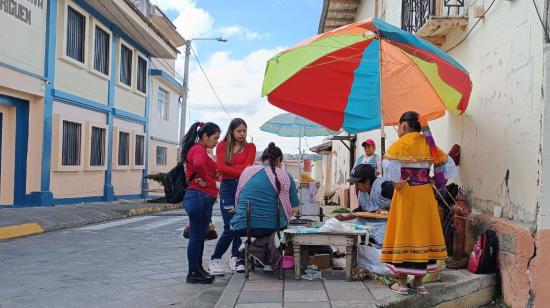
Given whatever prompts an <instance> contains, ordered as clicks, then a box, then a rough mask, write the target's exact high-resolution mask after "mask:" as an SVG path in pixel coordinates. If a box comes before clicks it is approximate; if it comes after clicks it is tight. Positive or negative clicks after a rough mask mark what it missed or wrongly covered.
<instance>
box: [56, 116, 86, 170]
mask: <svg viewBox="0 0 550 308" xmlns="http://www.w3.org/2000/svg"><path fill="white" fill-rule="evenodd" d="M81 132H82V124H80V123H75V122H69V121H63V140H62V144H61V164H62V165H63V166H80V146H81V145H80V141H81Z"/></svg>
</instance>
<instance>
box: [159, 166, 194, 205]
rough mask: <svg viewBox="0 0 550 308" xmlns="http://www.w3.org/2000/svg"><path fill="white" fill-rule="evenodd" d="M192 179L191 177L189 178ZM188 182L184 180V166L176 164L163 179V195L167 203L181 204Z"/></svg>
mask: <svg viewBox="0 0 550 308" xmlns="http://www.w3.org/2000/svg"><path fill="white" fill-rule="evenodd" d="M193 177H194V174H193V176H191V178H193ZM187 186H189V182H188V181H187V180H186V179H185V166H184V165H183V164H181V163H178V164H177V165H176V166H175V167H174V168H172V170H170V171H168V173H167V174H166V176H165V177H164V195H165V197H166V202H168V203H174V204H175V203H181V202H182V201H183V197H184V196H185V190H186V189H187Z"/></svg>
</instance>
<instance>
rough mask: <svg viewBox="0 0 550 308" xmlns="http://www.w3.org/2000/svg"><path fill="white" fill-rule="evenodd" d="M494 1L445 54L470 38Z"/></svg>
mask: <svg viewBox="0 0 550 308" xmlns="http://www.w3.org/2000/svg"><path fill="white" fill-rule="evenodd" d="M495 1H496V0H493V2H491V4H490V5H489V7H488V8H487V9H486V10H485V12H484V13H483V15H482V16H481V17H479V18H478V19H477V21H476V23H475V24H474V25H473V26H472V28H470V31H468V33H466V36H465V37H464V38H463V39H462V40H460V42H458V43H456V45H454V46H453V47H451V48H449V49H447V50H445V52H449V51H451V50H453V49H455V48H456V47H458V45H460V44H462V42H464V41H465V40H466V39H467V38H468V36H470V33H472V31H474V29H475V28H476V26H477V24H478V23H479V22H480V21H481V20H482V19H483V18H484V17H485V15H486V14H487V12H489V10H490V9H491V7H492V6H493V4H495ZM533 1H535V0H533Z"/></svg>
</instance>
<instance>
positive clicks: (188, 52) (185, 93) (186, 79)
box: [180, 37, 227, 139]
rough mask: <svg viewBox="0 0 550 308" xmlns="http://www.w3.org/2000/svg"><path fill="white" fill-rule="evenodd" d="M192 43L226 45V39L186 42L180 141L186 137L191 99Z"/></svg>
mask: <svg viewBox="0 0 550 308" xmlns="http://www.w3.org/2000/svg"><path fill="white" fill-rule="evenodd" d="M192 41H218V42H222V43H225V42H227V40H226V39H224V38H222V37H199V38H194V39H190V40H186V41H185V67H184V71H183V93H182V97H181V113H180V116H181V117H180V139H181V138H183V136H184V135H185V118H186V116H187V98H188V97H189V85H188V82H189V57H190V56H191V42H192Z"/></svg>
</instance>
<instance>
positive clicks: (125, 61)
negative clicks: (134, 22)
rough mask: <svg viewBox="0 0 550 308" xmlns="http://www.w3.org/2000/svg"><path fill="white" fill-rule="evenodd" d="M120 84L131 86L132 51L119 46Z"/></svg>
mask: <svg viewBox="0 0 550 308" xmlns="http://www.w3.org/2000/svg"><path fill="white" fill-rule="evenodd" d="M120 46H121V49H120V82H122V83H124V84H126V85H128V86H132V50H130V48H128V47H126V46H124V45H120Z"/></svg>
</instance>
